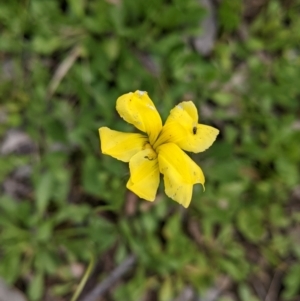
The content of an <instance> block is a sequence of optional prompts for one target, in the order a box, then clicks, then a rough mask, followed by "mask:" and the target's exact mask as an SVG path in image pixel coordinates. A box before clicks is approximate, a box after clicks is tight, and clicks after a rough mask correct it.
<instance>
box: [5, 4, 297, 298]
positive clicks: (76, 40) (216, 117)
mask: <svg viewBox="0 0 300 301" xmlns="http://www.w3.org/2000/svg"><path fill="white" fill-rule="evenodd" d="M299 13H300V3H299V1H298V0H295V1H290V4H289V5H285V4H284V1H277V0H271V1H269V2H268V4H266V5H265V6H264V7H263V10H262V11H260V12H259V13H258V14H257V15H256V16H255V18H253V20H251V22H248V23H247V22H246V21H245V20H244V19H243V3H242V1H239V0H235V1H231V0H230V1H229V0H228V1H227V0H224V1H222V2H221V4H220V5H219V6H218V9H217V13H216V16H217V20H218V25H219V32H218V37H217V40H216V41H215V47H214V49H213V51H212V53H211V54H210V55H209V56H207V57H204V56H202V55H201V54H199V53H198V52H197V51H196V50H195V48H194V47H193V43H192V41H193V39H195V38H197V37H198V36H199V35H201V34H202V28H201V26H200V24H201V20H202V19H203V18H204V17H205V16H206V11H205V10H204V9H203V8H202V7H201V6H200V5H199V3H198V2H197V1H194V0H186V1H181V0H173V1H165V0H152V1H151V2H147V1H136V0H123V1H121V0H110V1H109V0H107V1H104V0H103V1H96V0H64V1H58V0H48V1H40V0H28V1H6V2H3V3H1V9H0V32H1V38H0V58H1V61H2V63H1V68H2V70H1V74H0V138H1V141H2V142H3V141H5V137H6V135H7V131H8V130H9V129H16V128H17V129H21V130H22V131H24V132H26V133H27V135H29V137H30V139H31V140H32V141H33V144H34V147H33V151H31V152H29V153H22V152H19V153H8V154H4V155H2V156H1V157H0V167H1V168H0V180H1V182H3V183H4V182H5V181H6V179H7V178H8V177H11V176H13V175H14V172H15V171H16V170H17V169H18V168H21V167H24V166H29V167H30V169H31V173H30V176H29V178H28V179H27V180H26V185H27V186H28V187H30V191H29V192H28V193H27V194H25V195H22V196H21V197H20V196H19V197H18V196H11V195H9V194H7V193H5V189H4V188H3V189H2V192H4V193H2V194H1V196H0V275H1V277H2V278H3V279H5V281H6V282H8V283H10V284H13V285H16V286H17V287H19V288H20V289H22V290H25V291H26V294H27V296H28V299H29V300H32V301H35V300H43V296H45V295H47V294H50V295H51V296H52V297H55V296H63V297H65V298H69V297H70V296H71V295H72V294H73V293H74V291H75V289H76V287H77V285H78V283H79V280H80V276H78V275H77V274H74V273H72V269H71V267H72V266H73V265H76V264H83V265H84V267H86V266H87V264H88V261H89V259H90V257H91V256H95V257H97V258H100V259H101V258H106V257H107V256H111V257H112V260H113V262H114V263H115V265H117V264H118V263H120V262H121V261H122V260H123V259H124V258H125V257H126V255H127V254H128V253H134V254H136V255H137V257H138V262H139V264H138V266H137V268H136V269H135V270H134V273H132V275H131V278H130V279H128V281H127V282H125V283H124V284H123V285H120V286H118V287H117V288H116V289H115V290H114V292H113V296H112V298H113V300H125V299H126V300H139V298H142V297H143V296H144V295H145V294H147V292H148V291H149V290H150V291H155V292H156V294H157V299H158V300H162V301H164V300H171V299H172V298H174V297H175V296H177V295H178V294H180V292H181V290H182V289H183V288H184V287H185V286H186V285H187V284H188V285H191V286H192V287H194V289H195V290H196V291H197V292H198V293H199V294H203V292H204V291H205V290H206V289H208V288H210V287H211V286H212V285H213V284H214V283H215V282H216V280H217V279H219V278H220V277H221V276H226V277H229V279H230V281H231V283H232V285H234V287H235V290H234V291H235V294H236V296H237V298H238V300H245V301H249V300H260V298H261V296H259V295H258V293H257V291H256V290H255V282H254V280H253V279H255V278H257V279H260V281H261V282H262V283H263V286H264V285H265V287H264V290H265V293H267V292H268V285H270V283H271V281H272V279H273V277H275V276H274V275H277V274H278V273H280V274H281V275H282V276H281V286H280V289H278V294H279V295H280V297H279V299H278V300H296V298H297V296H298V298H299V295H300V282H299V274H300V271H299V264H300V261H299V258H300V247H299V243H300V239H299V226H298V225H299V221H300V211H299V196H298V199H297V198H296V197H295V195H296V190H297V189H298V190H297V191H299V182H300V174H299V166H300V156H299V141H300V130H299V128H300V126H299V123H300V120H299V116H300V85H299V78H300V56H299V53H300V44H299V41H300V31H299V28H300V18H299V17H298V16H299ZM245 31H246V33H245ZM58 70H60V73H59V72H58ZM137 89H140V90H146V91H148V93H149V95H150V97H151V98H152V99H153V101H154V102H155V104H156V106H157V108H158V110H159V111H160V112H161V114H162V116H163V118H166V116H167V115H168V112H169V111H170V109H171V108H172V107H173V106H174V105H175V104H177V103H178V102H179V101H182V100H189V99H192V100H193V101H194V102H195V103H196V104H197V106H198V107H199V109H200V118H201V122H203V123H206V124H210V125H213V126H215V127H217V128H219V129H220V130H221V134H220V136H219V137H218V139H217V141H216V142H215V144H214V145H213V146H212V147H211V148H210V149H209V150H208V151H206V152H205V153H203V154H200V155H193V156H192V157H193V159H194V160H196V161H197V162H198V163H200V165H201V167H202V168H203V170H204V173H205V175H206V179H207V182H206V191H205V193H203V191H202V190H201V189H200V188H199V187H196V188H195V191H194V196H193V201H192V205H191V207H190V208H189V209H188V210H186V211H184V210H182V208H181V207H180V206H179V205H178V204H176V203H174V202H172V201H171V200H169V199H167V197H166V196H165V195H164V193H160V194H159V196H158V200H157V201H156V202H155V203H154V204H153V206H151V205H149V203H145V201H141V200H139V201H138V202H137V203H134V207H135V209H134V212H133V213H130V212H129V211H128V208H127V203H129V202H132V200H130V198H129V197H128V198H127V197H126V196H127V194H126V189H125V183H126V181H127V178H128V167H127V165H125V164H123V163H122V162H119V161H117V160H114V159H112V158H110V157H108V156H103V155H101V154H100V151H99V138H98V133H97V129H98V128H99V127H100V126H104V125H105V126H108V127H111V128H114V129H116V130H118V129H119V130H122V131H133V128H132V127H131V126H130V125H128V124H126V123H125V122H123V120H121V118H119V117H118V116H117V113H116V111H115V101H116V99H117V97H118V96H120V95H121V94H123V93H127V92H129V91H135V90H137ZM3 187H4V186H3ZM162 190H163V189H162V187H161V189H160V191H161V192H162ZM298 194H299V193H298ZM106 272H107V271H106ZM101 277H103V275H101ZM262 279H264V281H265V282H263V280H262ZM124 296H126V297H124ZM124 298H125V299H124ZM66 300H68V299H66ZM219 300H220V301H222V300H236V299H231V298H230V297H224V298H223V297H220V299H219Z"/></svg>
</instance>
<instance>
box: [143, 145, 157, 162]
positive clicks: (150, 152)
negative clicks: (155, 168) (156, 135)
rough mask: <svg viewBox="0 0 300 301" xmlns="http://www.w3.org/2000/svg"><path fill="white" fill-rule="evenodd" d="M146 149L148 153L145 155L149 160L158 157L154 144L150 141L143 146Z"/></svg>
mask: <svg viewBox="0 0 300 301" xmlns="http://www.w3.org/2000/svg"><path fill="white" fill-rule="evenodd" d="M143 149H144V150H147V155H146V156H145V158H147V159H148V160H150V161H152V160H154V159H156V158H157V154H156V152H155V151H154V150H153V148H152V146H151V144H150V143H146V144H145V145H144V147H143Z"/></svg>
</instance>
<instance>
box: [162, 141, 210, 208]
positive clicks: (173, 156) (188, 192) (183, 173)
mask: <svg viewBox="0 0 300 301" xmlns="http://www.w3.org/2000/svg"><path fill="white" fill-rule="evenodd" d="M157 152H158V164H159V170H160V172H161V173H162V174H163V175H164V183H165V192H166V194H167V195H168V196H169V197H170V198H172V199H173V200H174V201H176V202H178V203H180V204H182V205H183V206H184V207H185V208H187V207H188V206H189V204H190V202H191V198H192V193H193V185H194V184H196V183H200V184H202V185H203V186H204V182H205V179H204V175H203V172H202V170H201V168H200V167H199V166H198V165H197V164H196V163H195V162H194V161H193V160H192V159H191V158H190V157H189V156H188V155H187V154H185V153H184V152H183V151H182V150H181V149H180V148H179V146H178V145H176V144H174V143H166V144H162V145H160V146H159V147H158V148H157Z"/></svg>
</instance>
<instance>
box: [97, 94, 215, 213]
mask: <svg viewBox="0 0 300 301" xmlns="http://www.w3.org/2000/svg"><path fill="white" fill-rule="evenodd" d="M117 111H118V113H119V114H120V116H121V117H122V118H123V119H124V120H125V121H126V122H128V123H130V124H132V125H134V126H135V127H136V128H137V129H139V130H140V131H141V132H143V133H146V135H144V134H138V133H122V132H118V131H113V130H111V129H109V128H107V127H101V128H100V129H99V134H100V140H101V150H102V153H103V154H106V155H110V156H112V157H114V158H116V159H118V160H121V161H124V162H129V169H130V178H129V180H128V182H127V185H126V187H127V188H128V189H130V190H131V191H133V192H134V193H135V194H137V195H138V196H139V197H140V198H142V199H145V200H147V201H154V199H155V196H156V191H157V188H158V185H159V178H160V173H162V174H163V176H164V184H165V192H166V194H167V195H168V196H169V197H170V198H171V199H173V200H174V201H176V202H178V203H180V204H181V205H183V206H184V207H185V208H187V207H188V206H189V204H190V202H191V198H192V193H193V185H194V184H197V183H200V184H202V185H203V186H204V182H205V180H204V175H203V172H202V170H201V168H200V167H199V166H198V165H197V164H196V163H195V162H194V161H193V160H192V159H191V158H190V157H189V156H188V155H187V154H186V153H185V152H184V151H183V150H185V151H189V152H194V153H198V152H203V151H205V150H206V149H207V148H209V147H210V146H211V145H212V143H213V142H214V141H215V139H216V137H217V135H218V133H219V130H217V129H215V128H213V127H211V126H207V125H203V124H198V112H197V109H196V107H195V105H194V104H193V102H191V101H184V102H181V103H180V104H179V105H177V106H176V107H175V108H174V109H172V110H171V112H170V115H169V117H168V119H167V121H166V123H165V125H164V126H163V125H162V121H161V118H160V115H159V113H158V112H157V110H156V108H155V105H154V104H153V102H152V100H151V99H150V98H149V96H148V94H147V92H143V91H136V92H134V93H132V92H130V93H127V94H124V95H122V96H121V97H119V98H118V99H117Z"/></svg>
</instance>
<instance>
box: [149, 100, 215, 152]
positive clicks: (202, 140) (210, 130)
mask: <svg viewBox="0 0 300 301" xmlns="http://www.w3.org/2000/svg"><path fill="white" fill-rule="evenodd" d="M218 134H219V130H218V129H216V128H214V127H212V126H208V125H204V124H198V113H197V109H196V107H195V105H194V103H193V102H192V101H184V102H182V103H180V104H179V105H177V106H176V107H175V108H174V109H172V110H171V112H170V115H169V117H168V119H167V121H166V123H165V125H164V127H163V129H162V132H161V134H160V136H159V137H158V139H157V141H156V143H155V145H154V148H156V147H157V146H159V145H161V144H163V143H168V142H173V143H176V144H177V145H178V146H179V147H180V148H182V149H183V150H186V151H189V152H194V153H199V152H203V151H205V150H206V149H208V148H209V147H210V146H211V145H212V144H213V142H214V141H215V140H216V137H217V135H218Z"/></svg>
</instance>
